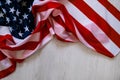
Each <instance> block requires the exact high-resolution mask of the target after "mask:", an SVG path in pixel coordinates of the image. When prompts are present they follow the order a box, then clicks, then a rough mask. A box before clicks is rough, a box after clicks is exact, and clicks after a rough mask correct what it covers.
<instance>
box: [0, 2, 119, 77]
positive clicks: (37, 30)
mask: <svg viewBox="0 0 120 80" xmlns="http://www.w3.org/2000/svg"><path fill="white" fill-rule="evenodd" d="M6 1H8V2H9V1H10V0H6ZM17 1H18V2H19V1H22V0H17ZM28 2H29V1H28ZM24 5H25V4H24ZM21 11H22V8H21ZM10 15H12V13H11V14H10ZM23 15H24V14H23ZM30 15H32V16H33V18H34V19H33V20H34V21H32V20H31V18H28V20H25V21H26V22H27V21H28V23H29V20H31V22H32V25H33V27H32V29H31V23H29V25H28V27H29V31H30V33H29V34H27V35H26V33H25V32H26V31H27V30H28V29H26V30H25V27H24V26H23V25H24V22H23V24H17V23H16V24H15V25H18V26H20V27H21V28H17V29H20V30H21V29H23V32H22V34H20V35H19V34H18V33H17V34H18V35H19V36H16V34H15V35H14V33H16V32H11V29H9V27H7V26H8V24H7V25H4V24H2V23H0V25H1V26H0V78H3V77H5V76H7V75H9V74H10V73H12V72H13V71H14V70H15V68H16V63H18V62H22V61H23V60H24V59H26V58H27V57H29V56H30V55H32V54H34V53H35V51H37V50H38V49H41V48H42V47H43V46H44V45H45V44H46V43H48V42H49V41H50V40H51V39H52V38H53V36H54V35H55V36H56V37H57V39H59V40H61V41H65V42H82V43H83V44H84V45H85V46H87V47H88V48H90V49H92V50H94V51H97V52H99V53H101V54H103V55H106V56H108V57H111V58H112V57H114V56H116V55H117V54H118V53H119V51H120V35H119V34H120V12H119V11H118V10H117V9H116V8H115V7H114V6H113V5H112V4H111V3H109V2H108V1H107V0H105V1H103V0H93V1H90V0H84V1H83V0H81V1H78V0H70V1H69V0H34V1H33V3H32V14H31V13H30ZM7 16H8V15H7ZM21 16H22V15H21ZM27 17H28V16H27ZM4 19H5V17H4ZM17 19H19V18H17ZM22 19H26V16H24V17H23V16H22ZM5 21H6V20H5ZM23 21H24V20H23ZM26 22H25V25H27V24H26ZM33 22H34V23H33ZM5 23H6V22H5ZM9 25H10V24H9ZM11 25H13V24H11ZM15 25H13V26H14V27H15ZM34 25H35V26H34ZM10 27H12V26H10ZM14 27H13V28H14ZM15 28H16V27H15ZM22 35H25V36H22Z"/></svg>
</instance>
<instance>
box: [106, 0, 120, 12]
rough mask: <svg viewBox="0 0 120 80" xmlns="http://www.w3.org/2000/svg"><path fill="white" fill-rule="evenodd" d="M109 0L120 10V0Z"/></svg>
mask: <svg viewBox="0 0 120 80" xmlns="http://www.w3.org/2000/svg"><path fill="white" fill-rule="evenodd" d="M108 2H110V3H111V4H112V5H113V6H114V7H115V8H117V9H118V11H120V0H108Z"/></svg>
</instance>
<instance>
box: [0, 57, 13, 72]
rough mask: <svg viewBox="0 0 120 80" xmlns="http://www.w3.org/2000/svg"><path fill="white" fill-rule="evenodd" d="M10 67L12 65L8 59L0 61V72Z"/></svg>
mask: <svg viewBox="0 0 120 80" xmlns="http://www.w3.org/2000/svg"><path fill="white" fill-rule="evenodd" d="M10 66H12V63H11V61H10V60H9V59H8V58H6V59H3V60H2V61H0V71H2V70H5V69H7V68H9V67H10Z"/></svg>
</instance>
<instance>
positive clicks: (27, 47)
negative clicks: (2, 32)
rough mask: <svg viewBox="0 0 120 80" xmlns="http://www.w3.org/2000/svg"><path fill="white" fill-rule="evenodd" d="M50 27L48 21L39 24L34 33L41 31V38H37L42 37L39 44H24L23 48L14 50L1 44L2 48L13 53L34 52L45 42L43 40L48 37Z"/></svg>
mask: <svg viewBox="0 0 120 80" xmlns="http://www.w3.org/2000/svg"><path fill="white" fill-rule="evenodd" d="M49 26H51V25H49V24H48V20H45V21H41V22H39V24H38V25H37V28H36V29H35V31H34V33H35V32H37V31H40V36H37V37H40V39H39V41H38V42H35V41H28V42H26V43H25V44H23V45H21V46H18V47H13V48H12V47H9V46H7V45H6V44H5V43H2V42H1V44H0V48H1V49H7V50H12V51H16V50H34V49H35V48H36V47H37V46H38V44H39V43H40V42H41V41H42V40H43V38H44V37H46V36H47V35H48V34H49ZM34 33H33V34H34ZM33 34H31V35H33Z"/></svg>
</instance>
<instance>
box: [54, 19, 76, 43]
mask: <svg viewBox="0 0 120 80" xmlns="http://www.w3.org/2000/svg"><path fill="white" fill-rule="evenodd" d="M53 24H54V31H55V33H56V34H57V35H58V36H59V37H61V38H62V39H64V40H67V41H71V42H78V40H77V39H76V37H75V36H74V35H73V34H72V33H70V32H67V31H66V30H65V28H64V27H63V26H61V25H60V24H58V23H57V22H56V21H55V20H53Z"/></svg>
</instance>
